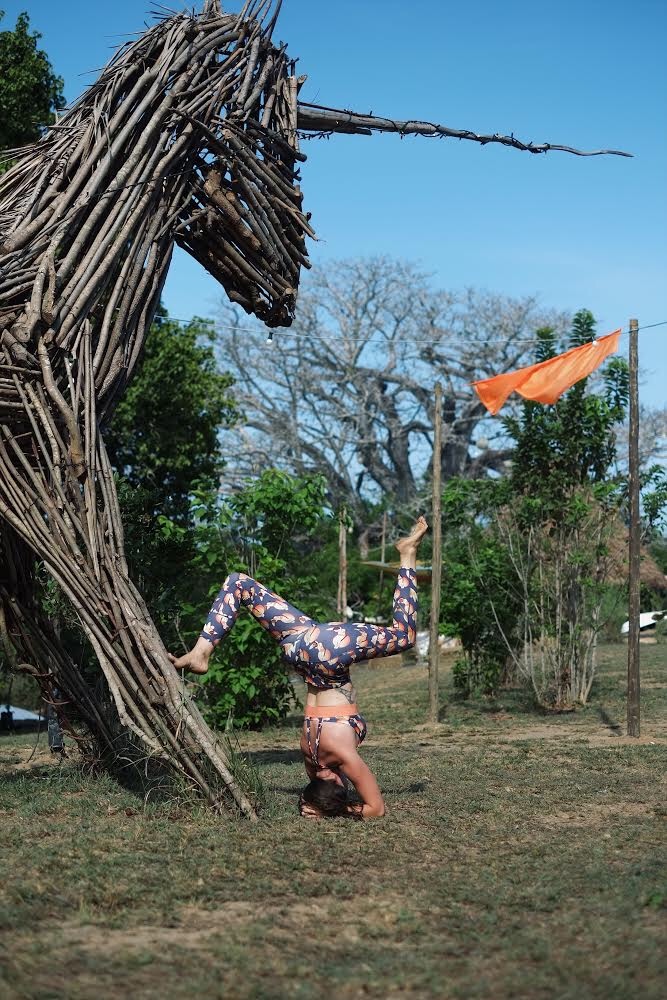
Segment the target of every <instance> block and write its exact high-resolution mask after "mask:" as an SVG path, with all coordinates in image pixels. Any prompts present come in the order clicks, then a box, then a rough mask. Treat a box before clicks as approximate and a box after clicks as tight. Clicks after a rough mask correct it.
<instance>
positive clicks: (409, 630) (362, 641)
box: [297, 517, 428, 668]
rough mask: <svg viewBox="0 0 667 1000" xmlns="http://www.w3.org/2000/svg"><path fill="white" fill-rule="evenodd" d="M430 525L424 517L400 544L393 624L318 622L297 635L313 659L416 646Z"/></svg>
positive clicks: (332, 662) (331, 660)
mask: <svg viewBox="0 0 667 1000" xmlns="http://www.w3.org/2000/svg"><path fill="white" fill-rule="evenodd" d="M427 529H428V525H427V524H426V521H425V519H424V518H423V517H420V518H419V520H418V521H417V523H416V524H415V526H414V528H413V530H412V532H411V533H410V535H408V536H407V537H406V538H403V539H401V540H400V541H399V542H398V543H397V544H396V548H397V549H398V551H399V553H400V555H401V563H402V566H401V568H400V569H399V571H398V579H397V581H396V589H395V590H394V602H393V621H392V623H391V626H389V627H383V626H380V625H370V624H365V623H364V624H340V625H315V626H314V627H313V628H311V629H310V630H308V631H307V632H304V633H301V634H300V635H299V637H298V639H297V645H298V646H299V647H300V648H301V649H302V650H304V652H305V653H306V654H307V660H308V662H309V663H311V664H314V663H326V665H327V667H330V668H333V667H341V666H343V667H344V666H349V665H350V664H352V663H357V662H358V661H359V660H369V659H372V658H374V657H376V656H391V655H392V653H397V652H402V651H403V650H405V649H410V647H411V646H414V644H415V640H416V638H417V633H416V628H417V574H416V570H415V567H416V564H417V547H418V545H419V542H420V541H421V539H422V538H423V536H424V534H425V533H426V531H427ZM302 658H304V659H305V658H306V656H303V657H302Z"/></svg>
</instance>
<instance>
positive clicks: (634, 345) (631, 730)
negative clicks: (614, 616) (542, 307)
mask: <svg viewBox="0 0 667 1000" xmlns="http://www.w3.org/2000/svg"><path fill="white" fill-rule="evenodd" d="M638 330H639V324H638V322H637V320H636V319H631V320H630V350H629V356H628V365H629V369H630V434H629V448H628V458H629V483H628V489H629V494H630V540H629V559H628V562H629V585H628V590H629V595H628V596H629V608H628V618H629V631H628V736H639V715H640V709H639V695H640V691H639V612H640V607H639V596H640V595H639V591H640V576H639V558H640V548H639V546H640V522H639V387H638V386H639V378H638V371H639V343H638V341H639V337H638Z"/></svg>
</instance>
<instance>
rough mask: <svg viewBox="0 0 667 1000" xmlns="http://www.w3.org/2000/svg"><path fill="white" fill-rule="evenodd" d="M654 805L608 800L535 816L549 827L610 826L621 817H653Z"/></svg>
mask: <svg viewBox="0 0 667 1000" xmlns="http://www.w3.org/2000/svg"><path fill="white" fill-rule="evenodd" d="M655 815H656V814H655V807H654V806H653V805H649V804H647V803H644V802H622V803H619V802H610V803H608V804H595V805H594V804H590V803H589V804H588V805H586V806H585V807H583V806H582V808H581V809H576V810H572V809H567V810H564V809H557V810H554V811H553V812H550V813H548V814H547V815H544V816H539V817H537V822H538V823H541V824H542V826H546V827H547V828H549V829H555V828H559V827H563V826H566V827H569V828H572V827H578V828H582V827H600V828H602V827H611V826H613V825H614V822H615V821H616V820H618V819H619V817H621V816H622V817H623V819H628V818H629V817H631V816H632V817H635V818H637V819H641V818H646V819H655Z"/></svg>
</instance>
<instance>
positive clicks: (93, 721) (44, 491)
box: [0, 0, 577, 816]
mask: <svg viewBox="0 0 667 1000" xmlns="http://www.w3.org/2000/svg"><path fill="white" fill-rule="evenodd" d="M279 7H280V3H279V2H278V3H277V4H275V5H272V2H271V0H251V2H248V3H246V5H245V7H244V8H243V10H242V11H241V13H240V14H225V13H223V12H222V11H221V9H220V5H219V2H218V0H207V2H206V3H205V4H204V8H203V11H202V13H201V14H200V15H199V16H195V15H194V14H192V15H191V14H188V13H182V14H175V15H174V16H171V17H169V18H167V19H165V20H162V21H160V22H158V23H157V24H155V26H154V27H152V28H150V29H149V30H148V31H147V32H146V33H145V34H144V35H143V36H141V37H140V38H139V39H138V40H137V41H135V42H133V43H131V44H127V45H125V46H123V47H122V48H121V49H120V50H119V51H118V53H117V54H116V56H115V57H114V58H113V60H112V61H111V62H110V63H109V65H108V66H107V67H106V68H105V69H104V70H103V72H102V74H101V76H100V77H99V79H98V80H97V82H96V83H94V84H93V85H92V86H91V87H90V88H89V89H88V90H87V91H86V92H85V94H84V95H83V96H82V97H81V98H80V99H79V100H78V101H77V102H76V103H75V104H74V105H73V106H72V108H71V109H70V110H69V111H68V112H67V114H65V115H64V116H63V117H62V118H61V119H60V121H59V122H58V123H57V124H56V125H54V126H53V127H52V128H51V129H49V131H48V132H47V134H46V135H45V136H44V137H43V138H42V139H41V140H40V141H39V142H38V143H37V144H36V145H34V146H32V147H29V148H26V149H23V150H19V151H13V152H12V153H11V156H12V160H13V161H14V164H13V166H12V167H11V169H10V170H9V171H8V172H7V173H5V174H4V175H3V176H2V177H1V178H0V552H1V554H2V564H1V567H0V638H1V639H2V642H3V644H4V653H5V656H6V657H7V658H8V659H9V660H10V662H12V663H14V664H15V665H19V666H22V667H23V669H26V670H30V671H31V672H33V673H34V674H35V675H36V676H38V677H39V679H40V681H41V683H42V686H43V689H44V690H45V692H46V694H47V697H51V698H53V697H54V696H55V692H56V690H57V691H58V692H59V695H60V700H61V701H68V700H69V701H71V702H74V703H75V704H76V706H77V709H78V710H79V712H80V713H82V714H83V716H84V718H85V719H86V721H87V723H88V726H89V728H90V730H91V731H92V733H93V734H94V735H95V736H96V738H97V740H98V741H99V742H101V743H102V744H106V745H107V746H108V747H109V748H112V749H113V747H114V743H115V741H116V740H117V739H118V732H119V727H118V726H117V725H116V726H114V725H113V724H112V723H111V722H110V720H109V718H108V712H105V711H104V710H103V709H102V707H101V704H100V702H99V700H98V698H97V697H96V695H95V693H94V691H93V690H92V689H91V688H90V687H89V685H88V684H87V683H86V681H85V680H84V678H83V677H82V676H81V673H80V671H79V670H78V668H77V667H76V665H75V664H74V663H73V662H72V661H71V660H70V659H69V658H68V656H67V654H66V653H65V652H64V650H63V648H62V647H61V645H60V643H59V641H58V636H57V634H56V631H55V630H54V629H53V628H52V626H51V625H50V623H49V622H48V621H47V620H45V619H44V617H43V616H42V615H40V613H39V611H38V607H37V603H36V601H35V596H34V579H33V571H34V563H35V558H36V557H39V559H40V560H42V562H43V564H44V566H45V567H46V569H47V570H48V572H49V573H50V574H51V576H52V577H53V579H54V580H55V581H56V582H57V584H58V585H59V587H60V588H61V589H62V591H63V592H64V594H65V595H66V596H67V598H68V599H69V601H70V602H71V604H72V606H73V608H74V609H75V611H76V614H77V616H78V618H79V620H80V623H81V625H82V627H83V629H84V631H85V634H86V635H87V637H88V639H89V641H90V643H91V645H92V647H93V649H94V651H95V654H96V655H97V657H98V659H99V662H100V665H101V667H102V670H103V672H104V676H105V677H106V680H107V683H108V687H109V690H110V692H111V696H112V698H113V703H114V705H115V708H116V711H117V713H118V720H117V721H120V723H121V727H120V731H122V732H123V733H125V734H127V733H128V731H129V732H130V733H131V734H133V739H134V740H135V742H136V740H137V739H138V741H139V744H140V745H141V746H142V747H143V748H144V750H148V752H149V753H150V754H154V755H155V756H156V757H158V758H160V759H161V760H166V761H167V762H168V763H169V764H170V765H171V766H174V767H176V768H178V769H179V770H180V771H181V772H182V773H184V774H185V775H187V776H188V777H189V778H190V779H191V780H192V781H193V782H194V783H195V784H196V785H197V786H198V787H199V788H200V789H201V790H202V791H203V792H204V793H205V794H206V795H207V796H208V797H209V799H210V800H211V801H212V802H213V803H221V802H222V801H224V799H225V797H226V796H225V794H224V792H225V789H226V790H227V792H228V793H229V794H231V796H232V798H233V799H234V800H235V801H236V803H237V805H238V807H239V808H240V810H241V811H242V812H243V813H245V814H247V815H249V816H253V815H254V810H253V806H252V803H251V802H250V801H249V800H248V798H247V797H246V795H245V794H244V792H243V790H242V789H241V788H239V787H238V785H237V784H236V783H235V781H234V780H233V778H232V775H231V773H230V769H229V764H228V761H227V759H226V757H225V754H224V753H223V751H222V749H221V747H220V746H219V744H218V743H217V742H216V740H215V738H214V737H213V735H212V734H211V732H210V731H209V729H208V728H207V726H206V725H205V723H204V721H203V719H202V718H201V716H200V714H199V712H198V710H197V708H196V706H194V705H193V703H192V702H191V700H190V699H189V698H188V697H187V695H186V694H185V693H184V689H183V685H182V683H181V682H180V681H179V679H178V677H177V675H176V674H175V672H174V670H173V668H172V667H171V665H170V663H169V661H168V660H167V657H166V653H165V651H164V648H163V646H162V643H161V641H160V638H159V636H158V634H157V631H156V629H155V627H154V625H153V623H152V621H151V619H150V616H149V614H148V612H147V609H146V606H145V604H144V601H143V600H142V598H141V595H140V594H139V592H138V591H137V589H136V587H135V586H134V584H133V583H132V581H131V580H130V577H129V574H128V570H127V564H126V561H125V556H124V549H123V532H122V527H121V518H120V511H119V507H118V501H117V497H116V490H115V487H114V479H113V474H112V470H111V467H110V464H109V460H108V457H107V454H106V451H105V447H104V442H103V439H102V436H101V434H100V426H101V425H102V426H103V425H104V422H105V420H108V418H109V417H110V415H111V414H112V412H113V409H114V404H115V402H116V401H117V400H118V399H119V398H120V397H121V396H122V394H123V392H124V390H125V388H126V387H127V385H128V382H129V380H130V379H131V378H132V374H133V372H134V370H135V368H136V365H137V363H138V361H139V359H140V357H141V350H142V346H143V343H144V338H145V336H146V333H147V331H148V329H149V327H150V324H151V321H152V318H153V315H154V313H155V310H156V308H157V306H158V303H159V299H160V294H161V291H162V287H163V284H164V281H165V278H166V275H167V270H168V268H169V263H170V260H171V255H172V250H173V247H174V244H175V243H177V244H178V245H179V246H181V247H183V248H184V249H185V250H186V251H187V252H188V253H189V254H190V255H191V256H193V257H194V258H195V259H196V260H198V261H199V262H200V263H201V264H202V265H203V266H204V267H205V268H206V269H207V270H208V271H209V272H210V273H211V274H212V275H213V276H214V277H215V278H216V279H218V281H219V282H220V283H221V284H222V285H223V286H224V288H225V290H226V292H227V294H228V295H229V297H230V299H232V300H233V301H234V302H236V303H238V304H239V305H241V306H242V307H243V308H244V309H246V310H247V311H248V312H250V313H253V314H255V315H256V316H257V317H259V318H260V319H261V320H263V321H264V322H265V323H266V324H267V325H269V326H272V327H274V326H281V325H289V323H290V322H291V321H292V318H293V313H294V307H295V301H296V293H297V287H298V282H299V273H300V268H301V266H302V265H303V266H308V261H307V256H306V249H305V236H306V235H313V233H312V231H311V229H310V226H309V223H308V217H307V216H306V215H304V213H303V211H302V207H301V202H302V196H301V192H300V190H299V186H298V180H299V175H298V170H297V167H298V163H299V161H300V160H303V159H305V157H304V156H303V155H302V154H301V153H300V152H299V148H298V139H297V136H298V130H299V129H301V130H306V131H311V132H319V131H347V132H362V133H364V132H369V131H372V130H374V129H381V130H384V131H399V132H403V133H405V132H417V133H422V134H436V135H437V134H440V135H454V136H457V137H459V138H471V139H474V140H476V141H480V142H488V141H497V142H504V143H506V144H507V145H513V146H516V147H517V148H520V149H526V150H529V151H531V152H542V151H544V150H545V149H547V148H567V147H549V146H542V147H535V146H531V145H529V144H528V145H526V144H522V143H520V142H519V141H518V140H515V139H514V138H513V137H502V136H481V137H480V136H476V135H474V134H473V133H463V132H457V131H455V130H451V129H446V128H443V127H442V126H436V125H430V124H427V123H422V122H392V121H389V120H385V119H382V120H380V119H374V118H370V117H368V116H359V115H354V114H352V113H349V112H340V111H336V110H332V109H325V108H319V107H315V106H313V105H300V104H299V101H298V92H299V88H300V85H301V83H302V80H303V78H298V77H296V76H295V70H294V63H293V62H291V61H290V59H289V58H288V56H287V53H286V50H285V47H284V46H281V47H276V46H275V45H274V44H273V43H272V41H271V34H272V30H273V28H274V25H275V21H276V17H277V15H278V11H279ZM571 152H577V151H576V150H571Z"/></svg>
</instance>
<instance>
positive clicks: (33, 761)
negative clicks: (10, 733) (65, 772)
mask: <svg viewBox="0 0 667 1000" xmlns="http://www.w3.org/2000/svg"><path fill="white" fill-rule="evenodd" d="M43 740H44V737H42V741H43ZM66 759H70V758H69V756H68V758H66ZM61 762H62V757H61V756H60V754H58V753H51V751H50V750H49V747H48V744H47V743H46V742H40V743H38V744H37V747H35V746H34V745H33V746H12V747H9V746H7V747H4V746H2V744H0V774H5V775H10V774H14V773H17V772H19V773H20V772H21V771H30V770H32V768H34V767H58V765H59V764H60V763H61Z"/></svg>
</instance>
